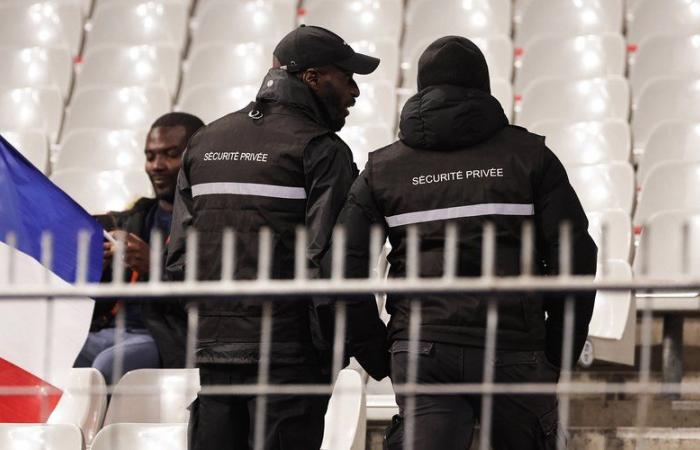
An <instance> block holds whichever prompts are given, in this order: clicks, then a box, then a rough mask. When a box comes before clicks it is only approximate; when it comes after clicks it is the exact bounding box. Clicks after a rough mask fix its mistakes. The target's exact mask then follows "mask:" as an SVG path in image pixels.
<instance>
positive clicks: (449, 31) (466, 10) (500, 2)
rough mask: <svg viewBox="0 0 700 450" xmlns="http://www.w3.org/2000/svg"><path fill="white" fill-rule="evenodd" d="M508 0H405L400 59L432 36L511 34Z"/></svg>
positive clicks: (415, 50)
mask: <svg viewBox="0 0 700 450" xmlns="http://www.w3.org/2000/svg"><path fill="white" fill-rule="evenodd" d="M510 3H511V2H510V0H466V1H465V0H444V1H441V2H439V4H438V3H436V2H435V1H434V0H413V1H411V2H409V3H408V7H407V12H406V28H405V32H404V43H403V49H404V53H403V55H404V56H403V61H404V62H406V61H409V60H410V58H411V57H412V56H413V55H414V54H415V53H416V52H418V54H420V52H421V51H422V50H418V49H419V48H420V47H421V46H423V48H425V46H427V44H429V43H430V42H432V41H434V40H435V39H437V38H439V37H442V36H446V35H456V36H466V37H468V38H470V39H474V38H477V37H495V36H504V37H507V36H510V30H511V19H510V8H511V4H510Z"/></svg>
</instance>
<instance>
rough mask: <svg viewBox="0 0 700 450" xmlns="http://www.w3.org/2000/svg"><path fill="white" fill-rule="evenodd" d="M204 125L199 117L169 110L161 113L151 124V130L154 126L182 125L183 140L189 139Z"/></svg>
mask: <svg viewBox="0 0 700 450" xmlns="http://www.w3.org/2000/svg"><path fill="white" fill-rule="evenodd" d="M203 126H204V122H202V119H200V118H199V117H197V116H195V115H192V114H188V113H185V112H169V113H167V114H163V115H162V116H160V117H159V118H158V119H156V121H155V122H153V125H151V130H152V129H154V128H161V127H162V128H173V127H183V128H185V133H186V135H185V140H186V141H189V140H190V138H191V137H192V136H193V135H194V134H195V133H196V132H197V131H198V130H199V129H200V128H202V127H203Z"/></svg>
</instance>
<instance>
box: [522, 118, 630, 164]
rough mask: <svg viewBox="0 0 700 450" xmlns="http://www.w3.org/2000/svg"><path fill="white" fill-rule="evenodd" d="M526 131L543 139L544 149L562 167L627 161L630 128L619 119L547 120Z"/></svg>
mask: <svg viewBox="0 0 700 450" xmlns="http://www.w3.org/2000/svg"><path fill="white" fill-rule="evenodd" d="M530 131H532V132H533V133H536V134H540V135H542V136H545V138H546V143H547V146H548V147H549V148H550V149H551V150H552V151H553V152H554V153H555V154H556V155H557V157H559V159H560V160H561V161H562V163H564V165H582V164H598V163H606V162H611V161H629V160H630V149H631V142H630V141H631V136H630V127H629V123H627V121H626V120H623V119H607V120H602V121H596V122H571V121H565V120H548V121H544V122H538V123H536V124H534V125H533V126H532V127H530Z"/></svg>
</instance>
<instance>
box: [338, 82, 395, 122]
mask: <svg viewBox="0 0 700 450" xmlns="http://www.w3.org/2000/svg"><path fill="white" fill-rule="evenodd" d="M359 88H360V96H359V97H358V98H357V103H355V106H353V107H352V108H350V115H349V116H348V117H347V119H346V123H347V124H348V125H367V124H383V125H386V126H389V127H392V128H393V126H394V121H395V120H396V89H395V88H394V85H393V84H392V83H389V82H386V81H376V82H374V83H362V82H361V80H360V83H359Z"/></svg>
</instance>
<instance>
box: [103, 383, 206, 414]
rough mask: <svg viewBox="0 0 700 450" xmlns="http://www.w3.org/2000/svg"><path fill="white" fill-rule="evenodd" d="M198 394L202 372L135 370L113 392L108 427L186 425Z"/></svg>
mask: <svg viewBox="0 0 700 450" xmlns="http://www.w3.org/2000/svg"><path fill="white" fill-rule="evenodd" d="M199 390H200V384H199V369H139V370H132V371H131V372H127V373H126V375H124V376H123V377H122V378H121V380H119V383H117V386H116V387H115V389H114V394H113V395H112V400H111V401H110V404H109V408H108V409H107V415H106V416H105V425H109V424H113V423H187V420H188V419H189V417H190V413H189V411H188V409H187V407H188V406H189V405H190V404H191V403H192V402H193V401H194V400H195V399H196V398H197V393H198V392H199Z"/></svg>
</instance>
